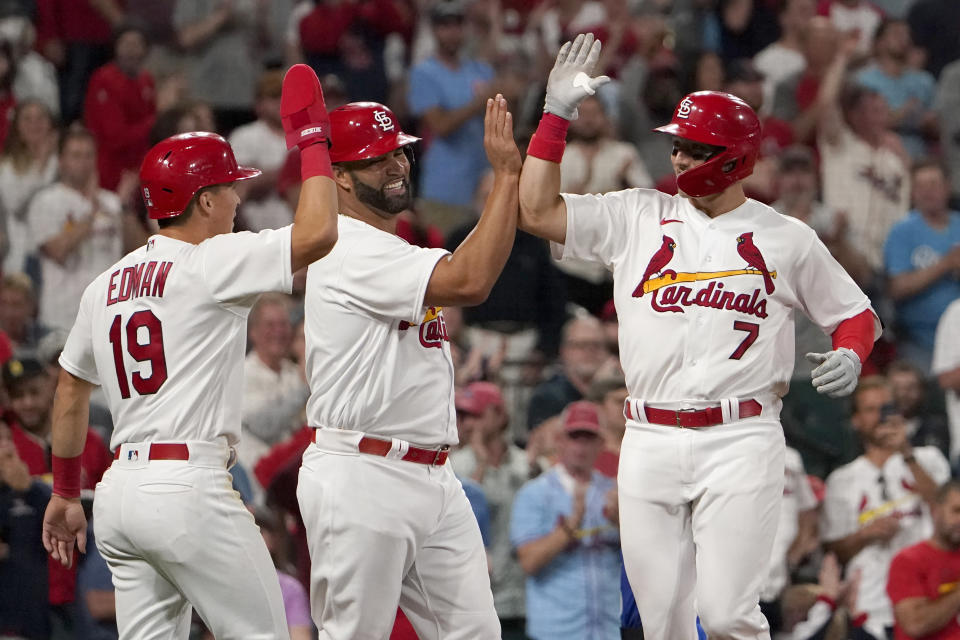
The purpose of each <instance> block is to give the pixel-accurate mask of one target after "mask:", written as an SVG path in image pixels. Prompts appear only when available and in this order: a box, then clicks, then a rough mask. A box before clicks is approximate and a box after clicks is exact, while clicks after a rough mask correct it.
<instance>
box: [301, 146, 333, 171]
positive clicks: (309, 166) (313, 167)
mask: <svg viewBox="0 0 960 640" xmlns="http://www.w3.org/2000/svg"><path fill="white" fill-rule="evenodd" d="M314 176H326V177H327V178H330V179H331V180H333V167H332V166H331V165H330V151H329V150H328V149H327V142H326V140H323V141H319V142H316V143H314V144H311V145H307V146H306V147H304V148H303V149H301V150H300V177H301V178H302V179H303V180H306V179H307V178H312V177H314Z"/></svg>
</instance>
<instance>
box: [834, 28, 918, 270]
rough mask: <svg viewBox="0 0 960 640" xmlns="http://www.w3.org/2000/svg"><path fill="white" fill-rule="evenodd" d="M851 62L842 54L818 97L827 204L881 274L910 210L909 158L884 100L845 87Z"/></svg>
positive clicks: (852, 86)
mask: <svg viewBox="0 0 960 640" xmlns="http://www.w3.org/2000/svg"><path fill="white" fill-rule="evenodd" d="M851 43H852V40H850V39H848V40H845V41H844V43H843V45H842V46H843V47H849V46H850V44H851ZM849 60H850V52H849V51H848V50H847V48H842V49H841V51H840V52H839V53H838V54H837V57H836V59H835V60H834V61H833V63H832V64H831V67H830V70H829V72H828V74H827V77H826V78H825V79H824V82H823V85H822V86H821V87H820V91H819V93H818V94H817V110H818V119H819V122H818V126H817V145H818V147H819V149H820V161H821V164H820V175H821V176H822V182H823V200H824V202H826V203H827V205H829V206H831V207H833V208H834V209H835V210H837V211H843V212H844V215H845V216H846V220H847V223H848V224H849V228H850V233H851V243H852V244H853V246H854V248H856V249H857V251H860V252H861V253H863V254H864V256H865V257H866V259H867V262H868V263H869V264H870V266H871V268H872V269H874V270H875V271H879V270H881V269H882V268H883V244H884V241H885V240H886V238H887V234H888V233H889V231H890V227H892V226H893V225H894V223H896V222H897V221H898V220H900V219H901V218H903V217H904V216H905V215H906V213H907V209H908V207H909V202H910V170H909V165H908V163H909V157H908V156H907V154H906V151H904V149H903V145H902V144H901V143H900V138H899V137H898V136H897V134H895V133H894V132H893V131H891V130H890V126H889V124H890V110H889V109H888V108H887V104H886V101H884V99H883V96H881V95H880V94H878V93H877V92H875V91H873V90H872V89H868V88H866V87H863V86H861V85H858V84H855V83H848V84H846V85H844V84H843V81H844V77H845V74H846V70H847V65H848V63H849Z"/></svg>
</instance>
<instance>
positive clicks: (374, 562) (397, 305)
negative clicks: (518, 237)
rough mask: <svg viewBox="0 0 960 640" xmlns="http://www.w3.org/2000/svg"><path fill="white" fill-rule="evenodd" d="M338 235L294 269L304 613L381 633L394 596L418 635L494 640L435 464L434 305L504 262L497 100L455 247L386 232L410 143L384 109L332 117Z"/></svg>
mask: <svg viewBox="0 0 960 640" xmlns="http://www.w3.org/2000/svg"><path fill="white" fill-rule="evenodd" d="M330 121H331V139H332V140H333V146H332V147H331V148H330V159H331V160H332V161H333V168H334V179H335V180H336V183H337V195H338V197H339V204H340V214H341V215H340V218H339V234H340V235H339V237H340V239H339V241H338V243H337V246H336V247H334V249H333V251H331V252H330V255H329V256H327V257H326V258H324V259H323V260H322V261H320V262H318V263H316V264H314V265H311V266H310V268H309V270H308V272H307V288H306V300H305V315H306V328H305V332H306V349H307V355H306V364H307V375H308V376H309V380H310V389H311V395H310V399H309V401H308V402H307V421H308V423H309V424H310V426H312V427H314V428H315V429H316V433H315V445H312V446H310V447H309V448H308V449H307V451H306V453H305V454H304V456H303V465H302V466H301V469H300V478H299V485H298V487H297V499H298V501H299V503H300V510H301V512H302V514H303V519H304V522H305V524H306V529H307V540H308V544H309V549H310V561H311V573H310V599H311V610H312V614H313V619H314V622H316V623H317V626H318V627H319V628H320V637H321V638H323V639H326V640H348V639H349V640H382V639H383V638H386V637H387V636H388V635H389V633H390V628H391V626H392V625H393V619H394V614H395V612H396V609H397V605H398V603H399V605H400V607H401V608H402V609H403V611H404V613H405V614H406V615H407V618H409V620H410V622H411V623H412V625H413V627H414V629H415V630H416V632H417V634H418V635H419V637H420V638H421V640H439V639H440V638H443V640H458V639H464V640H468V639H469V640H491V639H494V638H496V639H499V638H500V623H499V621H498V620H497V615H496V612H495V610H494V607H493V596H492V595H491V593H490V580H489V577H488V574H487V563H486V557H485V553H484V549H483V542H482V540H481V537H480V530H479V528H478V527H477V521H476V519H475V518H474V516H473V512H472V511H471V509H470V503H469V502H468V501H467V498H466V496H465V495H464V493H463V489H462V488H461V486H460V483H459V482H458V481H457V479H456V477H455V476H454V473H453V470H452V469H451V468H450V465H449V464H447V455H448V452H449V449H450V447H451V446H452V445H456V444H457V424H456V422H457V421H456V411H455V409H454V378H453V362H452V361H451V359H450V343H449V339H448V337H447V330H446V326H445V324H444V320H443V311H442V307H443V306H444V305H474V304H479V303H480V302H481V301H482V300H484V299H485V298H486V296H487V294H488V293H489V292H490V289H491V288H492V287H493V285H494V283H495V282H496V280H497V277H498V276H499V275H500V271H501V270H502V269H503V265H504V264H505V263H506V260H507V257H508V255H509V253H510V250H511V247H512V246H513V240H514V235H515V232H516V220H517V185H518V181H519V174H520V167H521V159H520V152H519V150H518V149H517V145H516V143H515V142H514V141H513V133H512V132H513V123H512V118H511V115H510V113H509V112H508V111H507V104H506V101H505V100H504V99H503V98H502V97H501V96H499V95H498V96H497V97H496V98H494V99H491V100H488V101H487V107H486V115H485V120H484V127H485V132H484V147H485V149H486V153H487V158H488V159H489V160H490V164H491V166H492V167H493V171H494V184H493V189H492V191H491V193H490V196H489V197H488V198H487V202H486V206H485V208H484V211H483V213H482V214H481V216H480V220H479V222H478V223H477V226H476V228H475V229H474V230H473V232H472V233H471V234H470V235H469V236H468V237H467V238H466V239H465V240H464V241H463V243H462V244H461V245H460V246H459V247H458V248H457V249H456V251H454V252H453V253H452V254H449V253H448V252H446V251H444V250H443V249H421V248H419V247H415V246H412V245H409V244H407V243H406V242H405V241H404V240H401V239H400V238H398V237H397V236H396V235H395V233H394V230H395V228H396V223H397V214H398V213H400V212H401V211H403V210H404V209H406V208H408V207H409V206H410V203H411V199H412V193H411V191H410V182H409V178H410V161H409V160H408V156H407V153H408V151H409V149H408V146H409V145H411V144H412V143H414V142H416V141H417V140H418V138H415V137H413V136H410V135H407V134H405V133H403V132H402V131H401V130H400V127H399V125H398V124H397V120H396V118H395V117H394V115H393V113H392V112H391V111H390V109H388V108H387V107H385V106H383V105H382V104H378V103H375V102H359V103H351V104H348V105H345V106H343V107H340V108H339V109H335V110H333V111H331V112H330Z"/></svg>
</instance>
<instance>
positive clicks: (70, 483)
mask: <svg viewBox="0 0 960 640" xmlns="http://www.w3.org/2000/svg"><path fill="white" fill-rule="evenodd" d="M52 466H53V493H54V494H56V495H58V496H60V497H61V498H66V499H68V500H72V499H73V498H79V497H80V456H73V457H72V458H61V457H60V456H56V455H55V456H53V465H52Z"/></svg>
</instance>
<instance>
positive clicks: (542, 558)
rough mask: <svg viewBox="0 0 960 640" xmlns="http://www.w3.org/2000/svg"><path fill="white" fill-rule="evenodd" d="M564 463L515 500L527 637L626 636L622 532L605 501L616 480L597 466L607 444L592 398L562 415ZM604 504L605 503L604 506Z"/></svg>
mask: <svg viewBox="0 0 960 640" xmlns="http://www.w3.org/2000/svg"><path fill="white" fill-rule="evenodd" d="M561 423H562V425H563V427H562V434H561V436H560V437H559V439H558V446H557V448H558V454H559V463H558V464H557V465H556V466H554V467H553V468H552V469H550V470H549V471H547V472H546V473H544V474H542V475H541V476H539V477H538V478H536V479H535V480H531V481H530V482H528V483H527V484H525V485H524V486H523V487H522V488H521V489H520V491H519V492H518V493H517V497H516V498H515V499H514V501H513V512H512V518H511V522H510V541H511V543H512V544H513V546H514V548H515V549H516V553H517V561H518V562H519V563H520V566H521V567H522V568H523V570H524V572H525V573H526V574H527V635H528V636H530V638H532V639H533V640H610V639H613V640H615V639H616V638H619V637H620V588H619V585H620V580H619V577H620V567H621V564H622V560H621V556H620V533H619V531H618V529H617V525H616V524H615V522H616V514H615V513H612V512H611V510H610V508H609V507H606V504H607V501H608V497H609V494H610V493H611V492H613V491H615V486H616V485H615V480H614V479H613V478H608V477H606V476H604V475H602V474H601V473H600V472H598V471H595V470H594V468H593V466H594V464H595V463H596V460H597V456H598V455H600V451H601V450H602V449H603V440H602V439H601V438H600V419H599V416H598V414H597V408H596V406H595V405H594V404H593V403H590V402H586V401H579V402H574V403H572V404H570V405H569V406H568V407H567V408H566V410H565V411H564V413H563V415H562V417H561ZM605 507H606V508H605Z"/></svg>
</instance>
